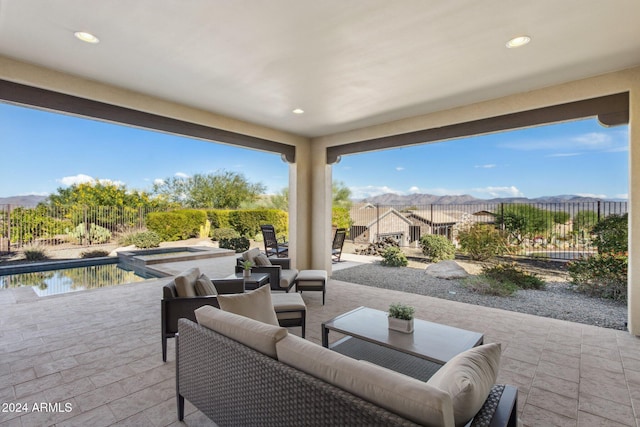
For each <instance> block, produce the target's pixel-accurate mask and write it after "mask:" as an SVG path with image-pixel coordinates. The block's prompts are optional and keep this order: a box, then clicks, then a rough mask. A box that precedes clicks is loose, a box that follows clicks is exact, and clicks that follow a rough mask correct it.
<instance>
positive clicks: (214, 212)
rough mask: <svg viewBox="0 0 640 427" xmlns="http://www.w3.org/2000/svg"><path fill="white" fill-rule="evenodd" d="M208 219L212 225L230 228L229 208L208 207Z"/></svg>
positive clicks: (213, 226)
mask: <svg viewBox="0 0 640 427" xmlns="http://www.w3.org/2000/svg"><path fill="white" fill-rule="evenodd" d="M205 212H206V214H207V219H208V220H209V221H211V227H212V228H214V229H216V228H230V227H231V226H230V225H229V214H230V213H231V210H229V209H207V210H205Z"/></svg>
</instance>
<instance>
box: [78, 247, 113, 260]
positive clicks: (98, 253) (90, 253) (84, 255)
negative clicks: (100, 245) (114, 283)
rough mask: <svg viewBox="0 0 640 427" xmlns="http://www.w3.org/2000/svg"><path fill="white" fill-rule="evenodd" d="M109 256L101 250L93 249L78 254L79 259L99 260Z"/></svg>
mask: <svg viewBox="0 0 640 427" xmlns="http://www.w3.org/2000/svg"><path fill="white" fill-rule="evenodd" d="M105 256H109V252H108V251H105V250H103V249H95V250H93V251H84V252H82V253H81V254H80V258H101V257H105Z"/></svg>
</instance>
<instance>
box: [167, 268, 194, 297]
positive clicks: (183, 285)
mask: <svg viewBox="0 0 640 427" xmlns="http://www.w3.org/2000/svg"><path fill="white" fill-rule="evenodd" d="M198 277H200V269H199V268H198V267H194V268H190V269H188V270H187V271H183V272H182V273H180V274H178V275H177V276H176V277H175V279H173V281H174V282H175V284H176V291H177V292H178V296H179V297H195V296H196V290H195V285H196V280H198Z"/></svg>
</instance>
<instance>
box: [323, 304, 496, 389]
mask: <svg viewBox="0 0 640 427" xmlns="http://www.w3.org/2000/svg"><path fill="white" fill-rule="evenodd" d="M413 327H414V331H413V333H411V334H405V333H402V332H398V331H393V330H389V328H388V322H387V313H386V312H384V311H380V310H375V309H372V308H368V307H358V308H356V309H355V310H352V311H350V312H348V313H344V314H341V315H339V316H337V317H334V318H333V319H331V320H329V321H327V322H324V323H322V345H323V346H324V347H327V348H331V349H332V350H335V351H337V352H339V353H342V354H345V355H347V356H350V357H353V358H355V359H362V360H367V361H369V362H372V363H375V364H377V365H380V366H384V367H387V368H389V369H392V370H394V371H398V372H401V373H404V374H406V375H410V376H412V377H414V378H418V379H420V380H422V381H426V380H428V379H429V378H430V377H431V375H433V374H434V373H435V372H436V371H437V370H438V369H439V368H440V367H441V366H442V365H444V364H445V363H446V362H448V361H449V360H451V358H453V357H454V356H455V355H457V354H459V353H462V352H463V351H466V350H468V349H470V348H473V347H475V346H478V345H481V344H482V343H483V340H484V336H483V335H482V334H481V333H478V332H472V331H467V330H464V329H459V328H454V327H452V326H447V325H441V324H439V323H433V322H427V321H425V320H419V319H414V325H413ZM330 331H334V332H339V333H342V334H344V335H346V337H344V338H342V339H340V340H338V341H337V342H335V343H333V344H331V345H329V332H330Z"/></svg>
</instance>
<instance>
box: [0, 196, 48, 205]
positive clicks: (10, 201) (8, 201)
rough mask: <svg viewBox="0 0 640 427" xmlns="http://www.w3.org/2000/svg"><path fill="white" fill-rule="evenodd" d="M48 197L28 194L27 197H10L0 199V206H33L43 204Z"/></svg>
mask: <svg viewBox="0 0 640 427" xmlns="http://www.w3.org/2000/svg"><path fill="white" fill-rule="evenodd" d="M47 197H49V196H36V195H35V194H30V195H28V196H11V197H0V205H13V206H16V207H17V206H35V205H37V204H38V203H40V202H43V201H45V200H46V199H47Z"/></svg>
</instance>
